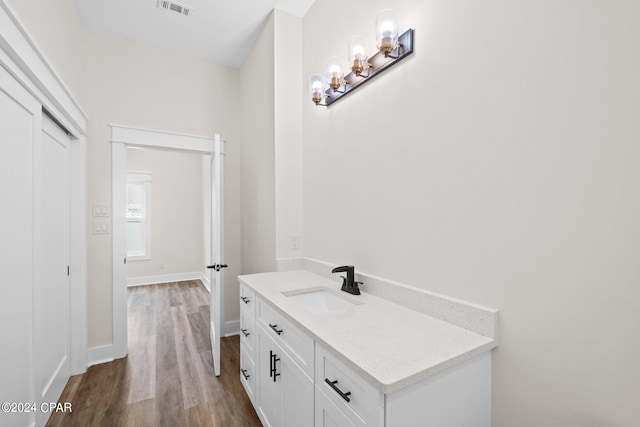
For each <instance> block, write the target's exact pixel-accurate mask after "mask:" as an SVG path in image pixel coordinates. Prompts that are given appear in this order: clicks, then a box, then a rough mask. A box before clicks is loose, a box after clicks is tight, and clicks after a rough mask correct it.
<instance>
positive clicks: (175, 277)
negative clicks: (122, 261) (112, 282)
mask: <svg viewBox="0 0 640 427" xmlns="http://www.w3.org/2000/svg"><path fill="white" fill-rule="evenodd" d="M203 278H204V274H203V273H202V272H201V271H194V272H191V273H176V274H160V275H157V276H143V277H130V278H128V279H127V287H132V286H144V285H155V284H156V283H171V282H182V281H184V280H202V279H203ZM207 282H208V281H207ZM203 283H205V282H204V281H203ZM205 286H206V283H205ZM207 289H209V288H208V287H207Z"/></svg>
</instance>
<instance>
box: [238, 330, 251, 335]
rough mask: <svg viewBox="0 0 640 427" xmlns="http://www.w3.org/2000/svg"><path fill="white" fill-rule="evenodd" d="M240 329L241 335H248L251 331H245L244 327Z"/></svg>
mask: <svg viewBox="0 0 640 427" xmlns="http://www.w3.org/2000/svg"><path fill="white" fill-rule="evenodd" d="M240 331H242V335H244V336H245V337H248V336H249V335H251V332H247V330H246V329H240Z"/></svg>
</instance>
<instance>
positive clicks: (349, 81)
mask: <svg viewBox="0 0 640 427" xmlns="http://www.w3.org/2000/svg"><path fill="white" fill-rule="evenodd" d="M412 53H413V28H410V29H408V30H407V31H405V32H404V33H403V34H402V35H401V36H400V37H398V47H396V48H395V49H394V51H393V52H392V53H391V55H389V56H386V57H385V54H384V53H382V52H377V53H376V54H375V55H373V56H372V57H371V58H369V61H368V62H369V64H371V67H370V68H369V69H368V70H366V71H365V73H367V74H366V76H357V75H356V74H355V73H353V72H351V73H349V74H347V75H346V76H345V77H344V80H345V83H344V84H343V85H342V86H341V88H340V92H334V91H333V90H332V89H327V91H326V92H325V93H326V95H327V97H326V99H325V104H324V105H326V106H327V107H328V106H330V105H331V104H333V103H334V102H336V101H338V100H340V99H342V98H344V97H345V96H347V95H349V94H350V93H351V92H353V91H354V90H356V89H357V88H359V87H360V86H363V85H364V84H365V83H367V82H369V81H370V80H371V79H373V78H374V77H375V76H377V75H378V74H380V73H382V72H383V71H385V70H386V69H388V68H390V67H391V66H393V65H395V64H397V63H398V62H400V61H402V60H403V59H404V58H406V57H407V56H409V55H411V54H412ZM320 105H323V104H320Z"/></svg>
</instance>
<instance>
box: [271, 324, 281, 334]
mask: <svg viewBox="0 0 640 427" xmlns="http://www.w3.org/2000/svg"><path fill="white" fill-rule="evenodd" d="M269 327H270V328H271V329H273V332H275V333H276V334H278V335H282V329H278V325H272V324H271V323H269Z"/></svg>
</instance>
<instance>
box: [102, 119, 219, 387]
mask: <svg viewBox="0 0 640 427" xmlns="http://www.w3.org/2000/svg"><path fill="white" fill-rule="evenodd" d="M130 147H141V148H147V149H162V150H165V151H166V150H169V151H173V152H179V153H195V154H201V155H206V156H208V158H209V159H210V164H211V173H210V174H209V175H210V176H209V178H210V179H209V182H210V183H211V186H210V190H211V191H210V206H211V209H210V212H211V215H210V220H209V221H208V223H209V224H210V230H209V231H210V233H209V234H210V236H211V237H210V242H211V244H210V247H211V250H210V258H209V259H210V261H208V262H207V263H204V262H203V266H202V267H207V266H209V267H217V268H210V269H208V270H207V271H208V272H209V273H208V282H209V287H210V291H211V292H210V302H211V303H210V312H211V314H210V329H211V344H212V353H213V355H214V356H213V358H214V360H213V362H214V369H215V373H216V375H219V373H220V356H219V355H220V328H221V325H222V322H223V319H224V313H223V305H222V300H223V297H224V295H223V292H224V291H223V283H224V270H222V269H220V268H219V267H220V266H222V265H225V264H224V250H223V241H224V234H223V222H224V218H223V215H222V206H223V205H224V191H223V189H224V179H223V176H224V155H225V152H224V141H223V140H222V139H221V138H220V136H219V135H216V136H215V137H213V138H210V137H199V136H192V135H184V134H176V133H170V132H162V131H154V130H146V129H136V128H129V127H122V126H112V205H113V337H114V344H113V346H114V347H113V353H114V357H115V358H121V357H124V356H125V355H126V354H127V341H128V340H127V284H128V282H127V269H128V268H127V267H128V265H127V239H126V234H127V233H126V230H127V197H126V188H127V157H128V156H127V154H128V153H127V152H128V151H129V150H128V148H130ZM152 217H153V214H152ZM152 250H153V247H152ZM203 261H204V260H203ZM204 264H207V265H204ZM204 276H205V277H206V276H207V275H204Z"/></svg>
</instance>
